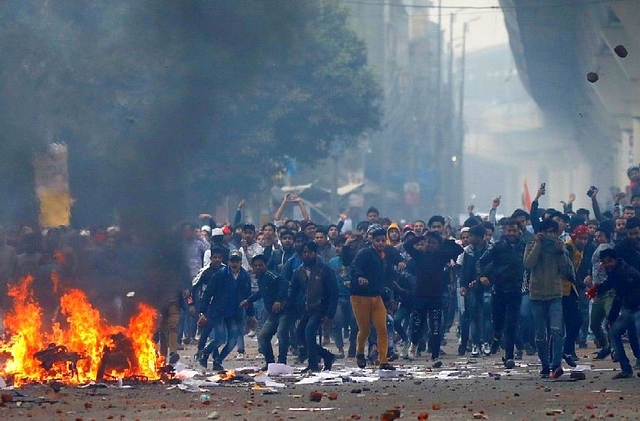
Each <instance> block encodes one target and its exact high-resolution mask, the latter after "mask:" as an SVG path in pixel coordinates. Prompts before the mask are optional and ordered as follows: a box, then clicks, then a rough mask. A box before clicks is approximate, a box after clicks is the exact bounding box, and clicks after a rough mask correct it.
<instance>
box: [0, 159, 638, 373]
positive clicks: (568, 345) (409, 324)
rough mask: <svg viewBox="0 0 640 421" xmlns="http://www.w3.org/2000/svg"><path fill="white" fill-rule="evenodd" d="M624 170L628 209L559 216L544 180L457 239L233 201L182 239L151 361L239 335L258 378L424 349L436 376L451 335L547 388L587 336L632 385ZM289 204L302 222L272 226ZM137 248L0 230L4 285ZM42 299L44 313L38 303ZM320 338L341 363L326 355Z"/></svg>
mask: <svg viewBox="0 0 640 421" xmlns="http://www.w3.org/2000/svg"><path fill="white" fill-rule="evenodd" d="M629 174H630V175H629V177H630V179H631V181H632V185H631V190H630V192H631V194H629V196H631V198H630V201H629V204H627V205H624V204H623V201H624V200H625V195H624V194H620V195H618V197H617V198H616V200H615V206H614V208H613V209H611V210H607V211H604V212H601V209H600V205H599V203H598V199H597V196H598V190H597V189H596V188H592V189H590V190H589V193H588V195H589V197H590V200H591V203H592V208H593V217H591V212H590V211H589V210H587V209H584V208H581V209H577V210H575V211H574V210H573V201H574V200H575V196H574V195H572V196H571V197H570V199H569V201H568V202H567V203H563V207H562V209H560V210H556V209H553V208H545V209H543V208H541V207H540V201H541V198H542V197H543V196H544V195H545V193H546V185H544V184H543V185H541V186H540V188H539V190H538V192H537V195H536V197H535V198H534V200H533V202H532V203H531V207H530V210H529V212H527V211H526V210H523V209H516V210H514V211H513V212H511V213H510V216H508V217H504V218H501V219H499V220H497V218H496V215H497V214H498V209H499V207H500V197H497V198H496V199H494V200H493V202H492V206H491V209H490V211H489V214H488V216H486V217H484V218H483V217H480V216H478V215H476V214H474V212H473V210H474V208H473V207H472V206H471V207H469V209H468V210H469V216H468V218H467V219H466V220H465V221H464V223H463V224H461V226H460V227H454V226H452V225H451V221H449V220H448V219H446V218H444V217H442V216H439V215H434V216H432V217H431V218H429V219H428V220H427V221H426V222H425V221H423V220H416V221H413V222H404V223H402V224H400V223H396V222H393V221H391V220H389V219H388V218H384V217H381V215H380V212H379V211H378V210H377V209H376V208H374V207H371V208H370V209H368V211H367V214H366V215H367V216H366V220H364V221H362V222H360V223H358V224H355V226H353V227H348V226H346V225H345V217H346V215H344V214H343V215H341V218H340V221H338V223H336V224H329V225H325V226H321V225H317V224H315V223H314V222H313V221H311V219H310V218H309V215H308V213H307V212H306V209H305V206H304V202H303V201H301V200H300V199H297V198H292V197H291V196H289V195H287V196H285V198H284V199H283V201H282V204H281V206H280V207H279V209H278V211H277V212H276V214H275V217H274V221H273V222H269V223H266V224H264V225H262V226H261V227H256V226H254V225H253V224H251V223H248V222H242V206H243V204H244V202H241V203H240V204H239V205H238V209H237V213H236V217H235V220H234V222H233V223H232V224H224V225H221V226H218V225H217V224H216V223H215V221H213V219H212V218H211V215H208V214H202V215H200V219H201V223H199V224H190V223H184V224H182V225H181V227H180V233H181V236H182V241H183V244H182V245H183V246H184V247H183V249H184V254H185V263H186V266H187V267H188V269H189V276H188V280H187V282H186V283H185V284H183V285H181V291H180V296H179V297H177V298H176V300H173V301H171V302H170V303H168V304H167V306H165V307H163V308H161V309H160V310H161V313H162V318H163V323H162V326H161V329H160V330H161V332H160V333H161V334H160V335H159V337H160V343H161V351H162V352H163V353H165V355H168V356H169V361H170V362H172V363H175V362H176V361H177V360H178V359H179V358H180V357H179V354H178V351H179V350H180V349H184V346H186V345H193V346H195V348H196V354H195V358H196V360H197V361H198V362H199V363H200V364H201V365H202V366H203V367H210V365H209V364H210V361H209V360H210V359H211V360H212V361H211V364H212V365H211V367H212V368H213V369H215V370H221V369H223V364H224V362H225V360H226V359H227V358H229V357H230V355H231V353H232V352H233V351H234V349H235V350H236V351H237V354H236V358H238V359H242V358H244V357H245V339H246V338H254V337H255V338H257V341H258V350H259V352H260V354H261V356H262V357H263V358H264V363H265V369H266V366H267V365H268V364H269V363H274V362H278V363H284V364H286V363H287V361H288V359H291V358H295V359H296V362H297V363H299V364H303V363H306V368H305V370H304V371H307V372H316V371H320V370H321V369H322V370H331V367H332V365H333V364H334V362H335V361H336V359H338V358H354V359H355V363H356V364H357V366H358V367H360V368H364V367H367V366H372V367H377V368H379V369H381V370H395V367H394V365H393V362H394V360H398V359H405V360H416V359H420V358H423V357H421V356H422V353H425V352H426V353H428V355H429V356H428V361H429V362H428V364H429V365H431V366H432V367H433V368H439V367H442V361H441V356H442V355H443V351H442V349H441V348H442V346H443V344H445V343H446V341H447V335H449V339H448V340H453V339H452V338H451V331H452V328H453V327H454V326H456V329H455V332H456V333H457V335H456V337H457V340H458V341H459V344H458V347H457V353H458V355H460V356H463V355H466V354H470V355H471V356H473V357H480V356H487V357H489V356H491V355H495V354H498V353H500V354H502V355H501V356H502V362H503V364H504V366H505V367H506V368H507V369H510V368H514V367H515V365H516V361H517V360H519V359H522V357H523V355H524V354H525V353H526V354H527V355H535V354H537V356H538V358H539V361H540V364H541V367H542V368H541V371H540V375H541V376H542V377H543V378H547V377H551V378H558V377H560V376H562V375H563V373H564V369H563V364H566V365H568V366H570V367H575V366H576V365H577V363H578V360H579V357H578V355H577V354H576V347H579V348H586V347H588V342H589V341H591V340H592V341H593V343H594V345H595V347H596V354H595V356H594V358H595V359H605V358H609V357H611V358H613V359H614V361H618V362H619V364H620V367H621V370H620V371H619V372H618V373H617V374H616V375H615V376H614V379H622V378H629V377H632V376H633V369H634V368H635V369H640V345H639V343H638V336H637V331H638V329H639V328H640V218H639V217H638V216H636V212H637V211H638V212H640V192H636V191H635V189H636V187H635V184H634V183H635V180H636V179H638V178H640V170H638V169H637V168H633V169H630V171H629ZM291 205H294V206H298V207H299V208H300V211H301V214H302V219H301V220H299V221H298V220H291V219H288V220H286V219H283V215H284V214H285V212H286V211H287V207H289V206H291ZM134 242H135V240H134V239H131V238H128V239H127V238H126V236H124V234H123V233H121V232H120V231H119V230H118V228H116V227H112V228H110V229H108V230H106V231H103V232H100V233H99V235H98V233H90V232H88V231H87V232H84V231H83V232H74V233H73V235H71V234H70V233H65V232H62V231H61V230H58V229H55V230H49V231H48V232H47V233H46V235H45V236H44V237H42V236H40V235H39V233H36V232H34V231H33V230H29V229H23V230H21V231H19V232H18V233H17V234H16V235H14V236H13V237H12V238H10V239H9V241H8V239H7V235H6V233H5V232H4V231H1V230H0V282H1V283H2V284H3V285H5V284H6V283H7V282H10V281H11V280H12V279H17V278H19V277H20V276H24V275H26V274H41V275H42V274H44V275H43V276H36V278H37V279H39V280H40V282H50V281H47V278H48V277H47V274H50V272H51V271H52V270H56V271H58V272H59V273H61V274H62V277H63V278H66V279H73V278H74V276H75V272H76V271H77V270H78V269H77V268H78V267H81V266H82V265H83V264H84V265H85V266H87V267H90V268H92V269H93V270H94V271H95V272H96V273H98V272H99V273H100V274H101V275H100V276H102V277H103V279H104V280H105V282H108V283H116V284H117V282H118V279H127V278H131V277H135V276H138V275H137V274H131V273H127V272H128V271H130V270H131V269H130V267H129V265H128V262H130V261H131V259H135V258H136V256H135V253H134V252H132V251H131V250H134V249H135V247H132V246H131V244H132V243H134ZM126 245H128V246H129V247H128V248H127V246H126ZM78 250H81V252H79V251H78ZM60 251H62V254H63V255H64V256H65V257H64V258H62V259H61V258H60V255H61V253H60ZM105 277H106V278H105ZM120 282H122V281H120ZM35 288H36V294H37V290H39V289H42V290H43V291H45V290H46V289H45V288H43V286H42V285H38V284H36V285H35ZM3 297H4V298H5V301H3V303H1V305H2V307H4V308H5V309H6V308H8V306H9V303H7V301H6V292H3ZM38 298H39V300H42V303H44V304H45V306H46V303H47V302H49V301H51V297H50V294H49V295H47V293H41V294H40V296H39V297H38ZM122 300H123V298H122V295H121V294H114V295H113V297H109V300H108V305H106V310H105V311H106V312H107V313H109V312H111V313H112V314H111V315H112V316H113V317H115V318H116V319H117V318H123V317H124V315H123V313H124V311H123V306H124V304H123V301H122ZM51 305H52V309H51V311H50V312H51V313H52V314H54V318H55V303H52V304H51ZM456 322H457V323H456ZM623 339H624V340H623ZM624 341H628V342H629V344H630V348H631V351H632V352H633V354H634V356H635V358H636V362H635V367H634V365H632V363H631V362H630V360H629V357H628V356H627V353H626V352H625V347H624V345H623V344H624ZM331 342H333V343H334V344H335V349H337V352H331V351H330V350H329V349H328V348H327V345H328V344H330V343H331ZM274 343H275V344H277V350H276V351H277V353H276V352H274V346H273V345H274ZM345 349H346V351H345Z"/></svg>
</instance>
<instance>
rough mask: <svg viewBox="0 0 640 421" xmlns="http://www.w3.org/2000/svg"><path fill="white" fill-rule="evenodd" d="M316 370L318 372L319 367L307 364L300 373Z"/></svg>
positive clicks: (314, 371)
mask: <svg viewBox="0 0 640 421" xmlns="http://www.w3.org/2000/svg"><path fill="white" fill-rule="evenodd" d="M318 372H320V367H318V366H315V367H311V366H307V367H305V368H304V369H303V370H302V371H301V372H300V373H302V374H306V373H318Z"/></svg>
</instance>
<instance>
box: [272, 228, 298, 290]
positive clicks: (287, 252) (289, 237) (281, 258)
mask: <svg viewBox="0 0 640 421" xmlns="http://www.w3.org/2000/svg"><path fill="white" fill-rule="evenodd" d="M293 237H294V233H293V231H289V230H286V231H284V232H282V234H280V242H281V243H282V247H280V248H277V249H275V250H274V251H273V253H272V254H271V258H270V259H269V261H268V263H267V269H269V270H270V271H272V272H275V273H277V274H280V273H282V269H284V265H285V263H287V261H289V259H291V258H292V257H293V255H294V254H296V250H295V248H294V247H293ZM286 281H287V282H289V280H288V279H287V280H286Z"/></svg>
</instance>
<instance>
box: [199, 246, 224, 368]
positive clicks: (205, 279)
mask: <svg viewBox="0 0 640 421" xmlns="http://www.w3.org/2000/svg"><path fill="white" fill-rule="evenodd" d="M207 251H208V252H209V260H210V263H209V264H208V265H207V267H205V268H202V269H201V270H200V273H198V275H196V277H195V278H193V281H192V282H191V284H192V289H191V296H192V297H193V299H194V304H193V305H194V311H195V309H196V308H199V307H200V304H201V303H202V300H203V299H204V294H205V292H206V291H207V288H208V287H209V285H210V284H211V281H212V280H213V277H214V275H215V274H216V273H217V272H218V270H220V268H222V267H224V266H226V264H224V263H223V261H224V260H225V259H226V260H228V259H229V251H228V250H227V249H224V248H222V247H218V246H213V247H211V250H207ZM190 311H191V308H190ZM212 329H213V324H211V323H209V324H208V325H207V326H206V327H204V328H203V327H200V337H199V338H198V353H197V354H196V359H199V358H198V357H199V355H200V354H199V353H200V352H201V351H202V350H203V349H204V347H205V345H206V344H207V338H208V337H209V334H210V333H211V330H212ZM196 336H197V335H196Z"/></svg>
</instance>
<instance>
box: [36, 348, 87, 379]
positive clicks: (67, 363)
mask: <svg viewBox="0 0 640 421" xmlns="http://www.w3.org/2000/svg"><path fill="white" fill-rule="evenodd" d="M33 356H34V357H35V358H36V359H37V360H38V361H40V366H41V367H42V368H43V369H45V370H46V371H47V372H48V373H51V374H53V375H55V374H57V373H59V372H60V366H61V365H62V366H63V367H62V370H65V368H66V371H68V372H69V373H70V374H71V375H72V376H75V377H76V378H77V377H78V360H80V359H83V358H87V356H86V355H84V354H81V353H79V352H69V351H68V350H67V347H65V346H63V345H56V344H49V346H48V347H47V348H46V349H43V350H42V351H38V352H36V353H35V354H33Z"/></svg>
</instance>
